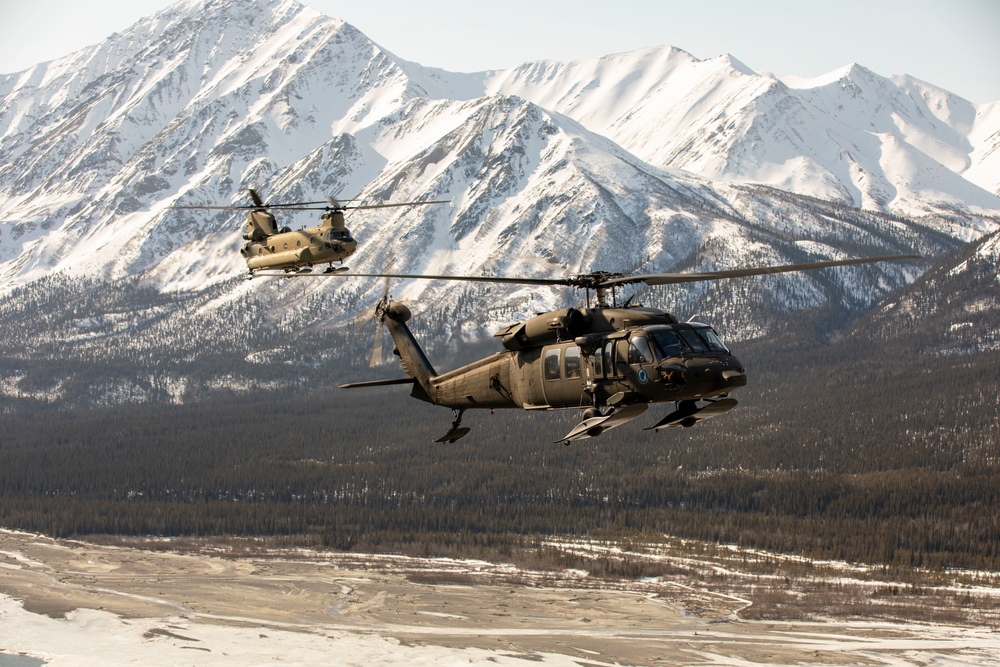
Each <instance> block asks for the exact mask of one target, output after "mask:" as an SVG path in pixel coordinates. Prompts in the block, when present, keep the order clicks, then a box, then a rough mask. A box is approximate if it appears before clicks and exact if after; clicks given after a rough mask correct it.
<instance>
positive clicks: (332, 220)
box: [174, 189, 449, 278]
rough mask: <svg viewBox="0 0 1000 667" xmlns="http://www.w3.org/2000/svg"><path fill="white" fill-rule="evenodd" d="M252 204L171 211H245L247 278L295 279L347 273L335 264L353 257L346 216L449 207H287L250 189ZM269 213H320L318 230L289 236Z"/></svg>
mask: <svg viewBox="0 0 1000 667" xmlns="http://www.w3.org/2000/svg"><path fill="white" fill-rule="evenodd" d="M247 192H248V193H249V195H250V199H251V201H252V202H253V203H252V204H247V205H243V206H175V207H174V208H179V209H180V208H183V209H199V210H206V209H208V210H222V211H248V213H247V226H246V230H245V231H244V232H243V238H244V239H245V240H246V243H245V244H244V245H243V247H242V248H240V254H241V255H243V258H244V259H245V260H246V262H247V268H248V269H249V270H250V277H251V278H252V277H253V276H254V272H255V271H260V270H262V269H264V270H268V271H276V272H284V273H296V272H300V271H301V272H309V271H312V267H313V266H315V265H319V264H326V265H327V268H326V270H325V273H338V272H342V271H347V267H346V266H340V267H336V268H335V267H334V266H333V263H334V262H343V261H344V259H346V258H347V257H350V256H351V255H353V254H354V251H355V250H356V249H357V247H358V242H357V241H356V240H355V239H354V237H352V236H351V231H350V230H349V229H348V228H347V225H346V224H345V222H344V211H348V210H364V209H374V208H393V207H398V206H421V205H424V204H447V203H449V202H447V201H419V202H416V201H410V202H400V203H393V204H346V203H344V202H345V201H353V200H338V199H336V198H334V197H327V198H326V200H325V201H305V202H292V203H287V204H272V203H268V204H265V203H264V201H263V200H262V199H261V198H260V195H259V194H257V191H256V190H254V189H249V190H247ZM268 209H274V210H281V211H323V215H322V216H321V217H320V224H319V225H318V226H316V227H305V228H303V229H298V230H294V231H293V230H292V229H290V228H288V227H282V228H280V229H279V228H278V224H277V222H276V221H275V218H274V215H272V214H271V213H270V212H269V211H268Z"/></svg>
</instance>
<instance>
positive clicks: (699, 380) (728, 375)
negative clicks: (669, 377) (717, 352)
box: [684, 355, 747, 393]
mask: <svg viewBox="0 0 1000 667" xmlns="http://www.w3.org/2000/svg"><path fill="white" fill-rule="evenodd" d="M684 365H685V367H686V368H687V376H688V378H689V381H690V382H691V383H694V384H699V385H701V386H703V387H705V391H710V392H712V393H717V392H726V391H729V390H730V389H736V388H738V387H743V386H745V385H746V383H747V376H746V372H745V370H744V368H743V364H742V363H741V362H740V360H739V359H737V358H736V357H734V356H732V355H723V356H719V357H712V358H704V357H703V358H699V359H688V360H687V361H686V362H685V364H684Z"/></svg>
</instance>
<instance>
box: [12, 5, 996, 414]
mask: <svg viewBox="0 0 1000 667" xmlns="http://www.w3.org/2000/svg"><path fill="white" fill-rule="evenodd" d="M998 130H1000V113H998V112H997V105H984V106H979V107H977V106H975V105H972V104H971V103H969V102H966V101H964V100H961V99H960V98H957V97H956V96H954V95H951V94H949V93H947V92H945V91H942V90H939V89H936V88H934V87H933V86H930V85H928V84H924V83H921V82H917V81H915V80H912V79H906V78H903V79H897V80H889V79H885V78H882V77H879V76H878V75H875V74H874V73H872V72H869V71H868V70H865V69H864V68H861V67H858V66H852V67H850V68H847V69H845V70H844V71H841V72H836V73H834V74H831V75H830V76H829V77H826V78H825V79H823V80H815V81H812V82H801V81H799V82H791V81H786V82H781V81H778V80H776V79H774V78H773V77H771V76H768V75H764V74H759V73H756V72H754V71H752V70H751V69H749V68H748V67H746V66H745V65H742V64H740V63H739V62H738V61H736V60H735V59H733V58H731V57H728V56H726V57H722V58H716V59H712V60H706V61H698V60H697V59H695V58H693V57H692V56H690V55H689V54H687V53H684V52H682V51H678V50H676V49H669V48H662V49H659V48H657V49H645V50H642V51H637V52H634V53H627V54H620V55H614V56H608V57H606V58H600V59H595V60H592V61H583V62H576V63H550V62H542V63H529V64H526V65H523V66H521V67H518V68H515V69H513V70H509V71H502V72H484V73H478V74H457V73H450V72H445V71H442V70H437V69H431V68H425V67H422V66H420V65H418V64H416V63H412V62H407V61H405V60H402V59H400V58H398V57H396V56H395V55H393V54H392V53H390V52H388V51H386V50H385V49H383V48H382V47H380V46H378V45H376V44H374V43H373V42H371V41H370V40H368V39H367V38H366V37H365V36H364V35H363V34H361V33H360V32H358V31H357V30H356V29H354V28H353V27H352V26H350V25H348V24H346V23H344V22H343V21H339V20H336V19H331V18H327V17H324V16H322V15H320V14H318V13H317V12H315V11H313V10H311V9H309V8H307V7H304V6H302V5H300V4H298V3H296V2H294V0H183V1H182V2H179V3H178V4H176V5H173V6H172V7H170V8H168V9H167V10H165V11H163V12H160V13H159V14H156V15H155V16H153V17H151V18H149V19H146V20H143V21H140V22H139V23H137V24H135V25H134V26H132V27H131V28H130V29H128V30H127V31H125V32H123V33H121V34H116V35H112V36H111V37H110V38H108V39H107V40H106V41H105V42H103V43H102V44H99V45H96V46H94V47H91V48H89V49H85V50H83V51H80V52H77V53H75V54H72V55H70V56H67V57H66V58H63V59H60V60H57V61H53V62H50V63H43V64H40V65H37V66H35V67H33V68H31V69H29V70H27V71H25V72H21V73H18V74H14V75H9V76H3V77H0V156H2V157H0V276H2V277H3V281H4V282H3V286H2V287H0V293H5V294H6V296H4V297H3V298H4V299H5V301H6V302H7V303H5V306H4V312H3V314H2V315H0V327H2V328H3V330H4V331H8V332H17V333H16V334H14V335H8V336H2V337H0V338H5V339H6V341H7V342H6V343H5V345H7V348H6V349H5V354H6V355H7V357H6V363H7V364H8V366H7V373H8V377H14V378H21V379H19V380H17V381H16V382H15V381H9V380H8V381H6V382H7V383H6V384H5V385H4V387H5V388H4V393H6V394H7V395H11V394H18V392H21V394H18V395H22V394H24V393H25V392H27V395H36V393H38V392H40V394H39V395H53V392H54V394H59V393H60V391H63V392H64V391H67V390H59V391H57V390H56V389H55V388H54V387H56V386H57V385H58V386H62V385H61V384H60V382H63V380H59V379H53V380H51V382H49V381H39V382H41V384H40V385H39V387H40V388H36V389H31V390H30V391H29V390H28V389H27V387H28V386H29V385H30V383H31V378H30V374H31V373H32V372H35V373H37V372H39V369H40V368H43V367H45V365H44V364H39V363H38V361H39V359H48V360H50V361H52V360H56V359H65V358H73V359H77V360H79V361H81V363H83V362H85V361H87V360H95V359H97V360H102V361H104V362H108V363H106V364H105V366H106V367H109V368H110V367H112V366H113V365H114V364H113V363H111V362H112V361H113V362H114V363H118V362H120V363H121V364H123V366H128V365H129V364H135V363H138V362H137V360H141V361H142V362H143V363H145V362H146V361H148V360H150V359H157V358H162V357H163V356H164V354H166V353H167V351H169V355H170V356H171V357H172V359H174V360H175V361H176V363H178V364H180V365H181V366H182V367H176V368H173V369H172V370H171V371H170V372H169V373H168V372H162V371H163V369H162V368H160V369H159V374H157V375H156V379H155V380H148V382H147V381H146V380H143V381H142V382H139V381H138V380H135V379H134V378H132V379H128V380H126V379H124V378H125V376H124V375H115V374H113V373H112V376H113V379H109V380H108V381H107V383H108V386H111V385H114V386H115V387H116V388H115V389H114V390H113V392H118V393H117V394H116V396H119V397H120V396H125V398H124V399H120V398H113V397H109V398H107V399H106V400H108V401H114V400H131V399H133V398H134V397H135V396H136V395H142V396H147V397H148V396H150V395H153V394H157V392H159V394H157V395H163V394H166V395H168V396H170V397H174V396H175V395H177V394H178V392H180V394H184V393H185V392H187V391H191V389H190V387H191V380H190V377H191V374H192V373H195V372H205V368H206V363H204V359H206V358H208V357H209V356H211V355H212V354H217V355H230V356H227V357H226V358H227V359H231V358H238V359H242V360H244V361H246V362H247V363H248V364H251V365H260V364H272V365H273V364H275V363H277V364H279V365H280V364H286V363H293V364H302V363H308V364H313V365H323V364H327V363H331V360H340V362H343V360H344V359H345V358H346V359H350V358H351V354H352V352H351V350H353V349H354V347H356V346H358V345H360V341H359V340H356V339H357V338H359V337H357V336H351V335H348V334H346V333H345V332H347V331H349V330H350V331H352V330H353V320H354V317H355V315H357V314H359V313H361V312H363V311H364V310H365V309H366V308H368V307H370V306H371V304H372V303H373V302H374V300H375V298H376V296H375V295H376V294H377V292H378V291H379V290H380V289H381V286H380V285H377V284H375V283H374V282H373V281H365V280H363V279H360V278H338V279H335V280H336V281H337V282H335V283H334V284H333V285H331V284H330V282H329V281H324V280H323V279H316V280H313V281H311V282H310V281H308V280H297V281H277V280H265V279H262V280H255V281H252V282H246V281H244V280H242V279H241V277H242V275H243V273H244V272H245V268H244V265H243V261H242V259H241V258H240V256H239V254H238V252H237V249H238V247H239V245H240V238H239V235H240V232H241V227H242V221H241V218H240V216H239V215H237V214H230V213H228V212H218V213H215V212H210V211H192V210H178V209H172V208H171V206H174V205H189V204H199V203H200V204H225V203H230V202H233V203H237V202H238V203H244V199H245V195H244V194H243V193H244V192H245V189H246V188H248V187H257V188H259V189H260V190H261V191H262V192H264V194H265V196H266V198H267V199H269V200H272V201H274V200H286V201H287V200H301V199H309V200H312V199H315V198H317V197H322V196H325V195H329V194H333V195H337V196H341V197H357V198H361V199H365V200H369V201H403V200H413V199H450V200H451V201H452V202H453V203H452V205H451V206H450V207H446V206H435V207H418V208H408V209H407V208H403V209H381V210H375V211H363V212H356V213H354V214H351V215H350V216H349V218H348V224H349V226H350V227H351V229H352V232H353V233H354V235H355V236H356V237H357V238H358V239H359V240H360V241H361V245H360V246H359V249H358V252H357V254H356V255H355V257H352V258H351V261H350V262H349V263H350V265H351V267H352V269H354V270H355V271H358V272H360V271H364V270H368V271H382V270H384V269H385V268H386V267H391V268H393V269H395V270H397V271H405V272H408V273H419V272H431V273H461V274H502V275H514V274H517V275H525V274H527V275H531V276H551V275H562V274H578V273H586V272H589V271H592V270H612V271H642V272H651V271H667V270H688V269H690V270H697V269H711V268H722V267H734V266H741V265H747V264H772V263H773V264H777V263H790V262H795V261H804V260H807V259H825V258H840V257H844V256H856V255H865V254H871V255H874V254H891V253H902V252H916V253H919V254H922V255H925V256H929V257H933V256H936V255H939V254H941V253H944V252H945V251H950V250H952V249H954V248H956V247H958V246H959V245H961V244H962V243H964V242H968V241H971V240H974V239H977V238H979V237H981V236H982V235H984V234H986V233H991V232H993V231H994V230H996V229H997V228H998V226H1000V222H998V221H1000V198H998V197H997V195H996V194H995V191H996V190H997V188H998V186H1000V169H998V163H997V161H996V160H997V157H996V154H997V151H996V150H994V149H995V146H996V142H997V141H998V132H997V131H998ZM858 206H860V207H862V208H864V209H866V210H860V209H858V208H856V207H858ZM280 222H281V223H282V224H288V225H291V226H301V225H305V224H306V223H310V224H311V223H312V219H311V218H310V217H308V214H302V213H297V214H293V213H284V214H282V217H281V218H280ZM921 270H922V269H921V267H920V266H919V265H914V264H885V265H878V266H868V267H861V268H856V269H849V270H848V269H845V270H842V271H836V272H820V273H818V274H801V275H789V276H775V277H769V278H766V279H760V280H748V281H730V283H727V284H723V283H719V284H704V285H698V286H693V287H690V288H685V289H678V290H672V291H670V292H665V291H658V290H648V291H644V292H641V293H640V294H639V296H640V297H641V298H642V299H644V300H646V301H647V303H648V302H653V305H662V306H664V307H669V308H675V309H677V310H678V312H679V313H680V314H687V315H690V314H694V313H697V314H699V315H700V316H702V317H705V318H708V319H711V320H712V321H713V322H715V323H716V324H717V325H718V326H719V328H720V329H722V330H723V331H724V334H725V335H727V336H728V337H729V338H730V339H740V338H748V337H753V336H758V335H762V334H765V333H767V332H770V331H774V330H776V329H779V328H781V326H783V324H784V323H785V322H786V321H787V318H788V313H790V312H798V311H805V310H810V309H816V308H825V309H827V310H829V309H830V308H831V305H830V304H833V306H832V311H833V313H834V314H835V313H840V312H857V311H860V310H863V309H865V308H868V307H870V306H872V305H874V304H875V303H876V302H877V301H878V300H879V299H880V298H881V296H882V295H884V294H886V293H887V292H889V291H892V290H894V289H897V288H899V287H902V286H904V285H905V284H907V283H909V282H912V281H913V280H914V279H915V278H916V277H917V275H918V274H919V272H920V271H921ZM393 292H394V294H395V295H396V296H397V298H398V297H402V298H404V299H406V300H408V301H410V302H411V303H412V304H413V306H414V310H415V312H416V313H417V314H418V317H417V318H415V320H414V326H415V327H416V328H417V329H418V331H419V332H420V333H421V334H423V335H427V336H428V337H429V338H430V340H431V343H432V344H433V343H435V342H437V343H438V344H444V342H445V341H447V340H449V339H450V338H452V337H456V336H457V334H464V335H465V337H466V338H478V337H481V336H483V335H489V334H490V333H492V330H493V329H495V328H497V327H499V326H501V325H504V324H507V323H509V322H510V321H513V320H515V319H518V318H519V317H524V316H527V315H531V314H533V313H534V312H536V311H540V310H544V309H547V308H554V307H561V306H562V305H565V303H567V302H569V303H575V302H577V301H579V300H580V299H581V298H582V295H580V294H573V293H572V292H571V291H563V292H559V291H555V290H553V291H538V290H534V289H527V288H525V289H520V290H518V289H506V288H505V289H503V290H501V289H498V288H496V287H489V286H482V285H467V284H457V283H448V284H435V283H426V282H410V283H405V284H397V285H394V286H393ZM829 317H833V314H831V315H829ZM831 321H832V320H831ZM192 334H194V335H192ZM290 339H294V340H295V344H294V345H291V344H289V340H290ZM109 340H112V341H114V345H110V346H109V345H108V341H109ZM233 355H235V356H233ZM182 359H183V360H184V361H181V360H182ZM305 359H309V361H308V362H305V361H304V360H305ZM184 364H190V366H184ZM140 365H141V364H140ZM143 368H147V367H146V366H143ZM194 368H197V371H195V370H193V369H194ZM25 369H28V370H25ZM128 372H131V371H122V373H125V374H127V373H128ZM233 372H234V371H232V370H227V371H225V372H222V371H220V372H216V373H215V375H213V376H212V377H213V378H214V379H212V380H211V382H216V383H218V382H223V381H221V380H219V379H218V378H219V377H221V376H225V375H227V373H228V374H229V375H231V374H232V373H233ZM303 372H304V371H303ZM249 375H254V376H255V377H257V379H258V380H259V376H260V373H258V372H256V371H254V372H253V373H250V372H249V371H248V376H249ZM53 377H57V374H55V373H54V375H53ZM12 382H13V384H11V383H12ZM128 382H132V383H133V384H134V383H136V382H138V383H139V384H138V385H136V386H137V387H138V388H136V389H134V391H133V390H132V389H124V390H123V389H122V386H123V384H122V383H126V384H127V383H128ZM206 382H207V383H208V384H211V382H209V381H207V380H206ZM226 382H230V380H226V381H225V382H223V384H225V383H226ZM143 383H146V384H143ZM232 384H234V385H238V384H239V381H237V380H233V381H232ZM109 391H112V390H109ZM113 392H112V393H113Z"/></svg>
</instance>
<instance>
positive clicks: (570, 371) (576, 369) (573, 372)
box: [564, 345, 580, 378]
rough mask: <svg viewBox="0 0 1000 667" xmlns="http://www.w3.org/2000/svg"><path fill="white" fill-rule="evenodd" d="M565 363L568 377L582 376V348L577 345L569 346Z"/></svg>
mask: <svg viewBox="0 0 1000 667" xmlns="http://www.w3.org/2000/svg"><path fill="white" fill-rule="evenodd" d="M564 364H565V366H566V377H567V378H578V377H580V348H578V347H576V346H575V345H574V346H573V347H567V348H566V355H565V361H564Z"/></svg>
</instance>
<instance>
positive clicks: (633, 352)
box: [628, 336, 653, 364]
mask: <svg viewBox="0 0 1000 667" xmlns="http://www.w3.org/2000/svg"><path fill="white" fill-rule="evenodd" d="M628 362H629V363H630V364H651V363H653V352H652V350H650V349H649V341H648V340H646V337H645V336H635V337H634V338H632V340H631V341H629V346H628Z"/></svg>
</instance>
